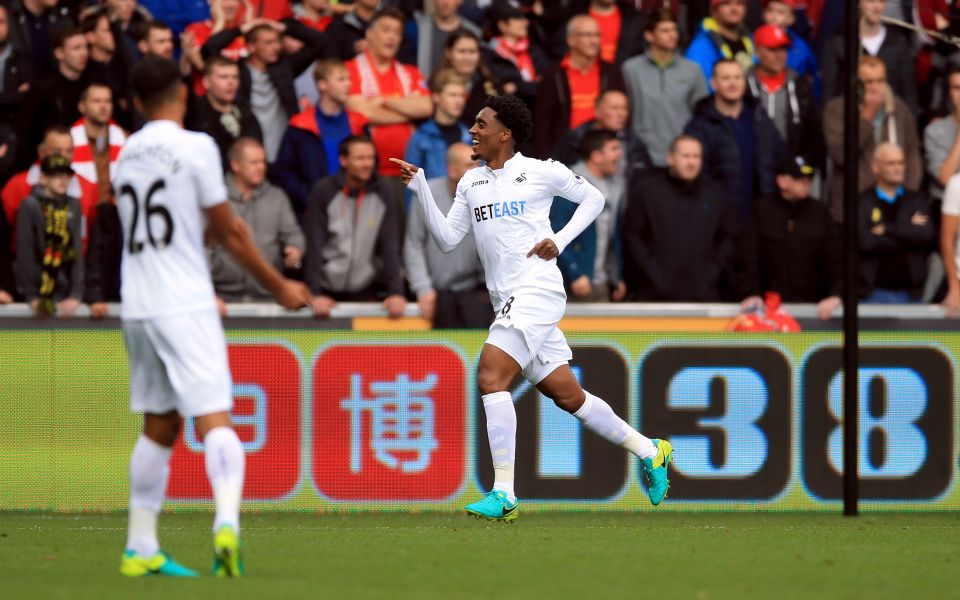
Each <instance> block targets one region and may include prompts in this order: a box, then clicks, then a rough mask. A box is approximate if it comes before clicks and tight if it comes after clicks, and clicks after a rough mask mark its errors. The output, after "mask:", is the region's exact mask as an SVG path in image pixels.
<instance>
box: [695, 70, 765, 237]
mask: <svg viewBox="0 0 960 600" xmlns="http://www.w3.org/2000/svg"><path fill="white" fill-rule="evenodd" d="M713 70H714V72H713V78H712V80H711V84H712V85H713V88H714V90H715V92H714V95H713V97H711V98H704V99H703V100H701V101H700V103H699V104H697V107H696V108H695V109H694V114H693V118H692V119H691V120H690V122H689V123H687V127H686V129H685V130H684V131H685V133H687V134H689V135H692V136H693V137H695V138H697V139H699V140H700V141H701V142H702V143H703V170H704V172H705V173H706V174H707V175H709V176H710V177H712V178H713V179H715V180H716V181H717V182H718V183H719V184H720V185H721V186H723V188H724V189H725V190H727V192H728V193H729V195H730V197H731V198H732V199H733V200H734V202H735V205H736V207H737V214H738V216H739V218H740V219H745V218H747V216H748V215H749V214H750V210H751V208H752V206H753V202H754V198H756V197H758V196H763V195H766V194H771V193H773V192H775V191H776V181H775V179H776V168H777V161H778V160H779V158H780V157H781V156H782V155H783V141H782V140H781V139H780V134H779V133H777V128H776V126H775V125H774V124H773V121H771V120H770V117H768V116H767V113H766V111H764V110H762V108H761V107H759V106H758V105H757V102H756V101H755V100H754V99H753V97H752V96H750V95H748V94H747V93H746V92H747V81H746V76H745V75H744V72H743V68H742V67H741V66H740V64H739V63H737V62H736V61H734V60H731V59H726V58H725V59H722V60H720V61H718V62H717V63H716V64H715V65H714V67H713Z"/></svg>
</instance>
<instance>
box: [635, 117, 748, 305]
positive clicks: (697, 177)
mask: <svg viewBox="0 0 960 600" xmlns="http://www.w3.org/2000/svg"><path fill="white" fill-rule="evenodd" d="M702 147H703V146H702V144H701V143H700V140H698V139H697V138H695V137H691V136H689V135H681V136H680V137H678V138H677V139H676V140H674V142H673V144H672V145H671V146H670V149H669V151H668V152H667V170H666V171H665V172H661V171H651V172H648V173H646V174H639V175H636V176H634V178H633V179H632V180H631V181H630V185H629V186H628V187H627V190H628V191H627V199H626V202H625V205H626V206H625V208H624V213H623V219H622V226H621V237H622V240H623V261H624V262H623V278H624V281H625V282H626V284H627V296H628V298H630V299H631V300H635V301H647V302H716V301H719V300H721V299H722V298H723V297H724V289H725V288H727V287H728V285H729V284H728V282H727V279H726V277H727V273H728V271H729V268H730V266H731V261H732V260H733V256H734V245H735V231H736V214H735V212H734V208H733V202H731V201H730V198H729V195H728V194H727V192H726V190H725V189H723V188H722V187H720V186H719V185H717V183H716V182H714V181H713V180H712V179H710V177H707V176H705V175H704V174H703V173H702V168H701V167H702V165H703V153H702Z"/></svg>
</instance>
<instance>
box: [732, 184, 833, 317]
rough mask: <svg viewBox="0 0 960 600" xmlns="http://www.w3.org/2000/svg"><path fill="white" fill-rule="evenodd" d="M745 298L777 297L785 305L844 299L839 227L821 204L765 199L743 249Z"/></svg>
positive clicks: (740, 287) (740, 277) (740, 281)
mask: <svg viewBox="0 0 960 600" xmlns="http://www.w3.org/2000/svg"><path fill="white" fill-rule="evenodd" d="M737 256H738V259H737V263H738V265H737V267H738V268H737V291H738V292H739V297H741V298H746V297H748V296H762V295H763V294H764V292H777V293H778V294H780V297H781V299H783V301H784V302H819V301H820V300H823V299H824V298H826V297H828V296H839V295H840V293H841V286H842V283H843V281H842V274H843V273H842V266H843V263H842V256H841V248H840V237H839V232H838V231H837V226H836V223H835V222H834V220H833V217H831V216H830V211H829V210H827V207H826V206H825V205H824V204H823V203H822V202H819V201H817V200H814V199H812V198H807V199H805V200H793V201H789V200H784V199H783V197H781V196H780V194H773V195H770V196H764V197H763V198H760V199H759V200H758V201H757V202H756V204H754V207H753V214H752V215H751V218H750V219H749V220H748V221H747V223H746V225H745V226H744V228H743V231H742V233H741V235H740V238H739V243H738V248H737Z"/></svg>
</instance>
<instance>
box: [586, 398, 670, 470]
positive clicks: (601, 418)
mask: <svg viewBox="0 0 960 600" xmlns="http://www.w3.org/2000/svg"><path fill="white" fill-rule="evenodd" d="M584 393H585V394H586V395H587V397H586V399H585V400H584V401H583V406H581V407H580V410H578V411H577V412H575V413H573V416H575V417H576V418H578V419H580V421H581V422H582V423H583V426H584V427H586V428H587V429H589V430H590V431H592V432H594V433H596V434H597V435H599V436H600V437H602V438H604V439H607V440H610V441H611V442H613V443H614V444H617V445H618V446H623V447H624V448H626V449H627V451H629V452H630V453H631V454H634V455H636V456H638V457H640V458H641V459H644V458H649V457H651V456H656V454H657V447H656V446H654V445H653V442H652V441H650V438H648V437H644V436H643V435H642V434H641V433H640V432H638V431H637V430H636V429H634V428H633V427H630V425H628V424H627V422H626V421H624V420H623V419H621V418H620V417H618V416H617V415H616V413H614V412H613V409H612V408H610V405H609V404H607V403H606V402H604V401H603V400H601V399H600V398H598V397H596V396H594V395H593V394H591V393H590V392H588V391H586V390H584Z"/></svg>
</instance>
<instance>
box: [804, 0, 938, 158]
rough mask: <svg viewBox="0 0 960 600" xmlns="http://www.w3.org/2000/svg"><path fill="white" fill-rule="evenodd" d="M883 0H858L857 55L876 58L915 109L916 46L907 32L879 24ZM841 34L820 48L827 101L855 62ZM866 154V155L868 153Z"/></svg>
mask: <svg viewBox="0 0 960 600" xmlns="http://www.w3.org/2000/svg"><path fill="white" fill-rule="evenodd" d="M885 6H886V2H885V1H884V0H860V45H861V52H860V54H861V56H872V57H876V58H879V59H880V60H882V61H883V63H884V64H885V65H886V67H887V81H888V82H889V83H890V88H891V89H892V90H893V93H894V94H896V95H897V96H898V97H900V98H903V101H904V102H905V103H906V105H907V107H909V108H910V111H911V112H912V113H913V114H914V115H916V114H917V110H918V108H919V107H918V100H917V81H916V74H915V69H914V60H915V59H916V55H917V52H916V49H915V48H914V45H913V42H912V41H911V39H910V37H909V35H908V34H907V33H905V32H903V31H902V30H901V29H900V28H898V27H887V26H886V25H884V24H883V14H884V8H885ZM845 43H846V42H845V41H844V36H843V33H842V32H840V33H837V34H836V35H834V36H833V37H832V38H831V39H830V40H829V41H828V42H827V43H826V44H825V48H824V50H823V62H822V64H821V67H823V99H824V101H829V100H831V99H833V98H836V97H838V96H840V95H841V94H842V93H843V82H844V80H845V75H844V74H845V73H846V71H847V68H848V67H851V66H856V61H850V60H847V57H846V55H845V53H844V44H845ZM868 156H869V155H868Z"/></svg>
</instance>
